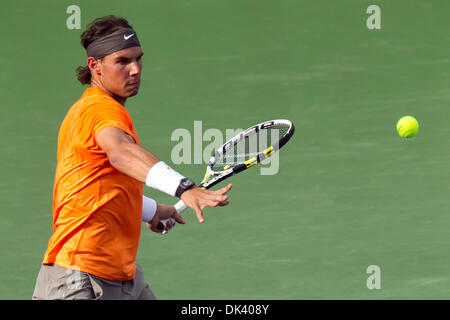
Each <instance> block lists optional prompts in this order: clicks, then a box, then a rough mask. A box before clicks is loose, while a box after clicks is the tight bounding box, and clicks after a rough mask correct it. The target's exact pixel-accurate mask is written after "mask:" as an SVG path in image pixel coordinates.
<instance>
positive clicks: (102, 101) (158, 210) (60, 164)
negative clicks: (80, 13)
mask: <svg viewBox="0 0 450 320" xmlns="http://www.w3.org/2000/svg"><path fill="white" fill-rule="evenodd" d="M81 44H82V45H83V47H84V48H85V49H86V51H87V56H88V59H87V66H86V67H79V68H78V69H77V75H78V80H79V81H80V82H81V83H82V84H89V85H90V87H89V88H88V89H86V91H85V92H84V94H83V95H82V96H81V98H80V99H79V100H78V101H77V102H76V103H75V104H74V105H73V106H72V107H71V108H70V110H69V111H68V113H67V115H66V117H65V119H64V121H63V122H62V125H61V128H60V131H59V136H58V151H57V167H56V174H55V184H54V191H53V235H52V236H51V238H50V240H49V243H48V248H47V251H46V253H45V256H44V260H43V265H42V267H41V270H40V272H39V274H38V277H37V281H36V287H35V291H34V294H33V299H155V296H154V294H153V292H152V291H151V289H150V287H149V286H148V284H147V283H146V282H145V281H144V278H143V275H142V269H141V268H140V266H139V265H137V264H136V262H135V260H136V252H137V249H138V244H139V237H140V230H141V221H144V222H146V223H147V225H148V227H149V228H150V229H151V230H152V231H154V232H158V233H161V232H162V231H163V230H162V229H161V228H160V227H159V226H161V224H160V223H159V222H160V220H163V219H168V218H174V219H175V221H177V222H178V223H181V224H183V223H184V221H183V219H182V218H181V216H180V215H178V214H177V213H176V211H175V208H174V207H173V206H169V205H164V204H157V203H156V202H155V200H153V199H151V198H148V197H145V196H143V185H144V184H145V185H146V186H148V187H150V188H154V189H157V190H160V191H162V192H165V193H167V194H169V195H171V196H174V197H178V198H181V199H182V200H183V202H184V203H186V204H187V205H188V206H189V207H191V208H192V209H193V210H195V212H196V214H197V218H198V220H199V222H201V223H202V222H204V217H203V209H204V208H205V207H206V206H210V207H215V206H224V205H227V204H228V202H229V200H228V196H226V193H227V192H228V191H229V190H230V189H231V185H228V186H226V187H224V188H222V189H220V190H216V191H208V190H203V189H200V188H198V187H197V186H195V185H194V183H193V182H192V180H190V179H188V178H186V177H184V176H183V175H181V174H180V173H178V172H176V171H174V170H173V169H171V168H170V167H169V166H168V165H167V164H165V163H164V162H163V161H161V160H159V159H158V158H157V157H156V156H155V155H153V154H152V153H151V152H150V151H148V150H146V149H144V148H142V147H141V146H140V143H139V139H138V135H137V133H136V130H135V128H134V126H133V121H132V119H131V117H130V115H129V113H128V112H127V110H126V109H125V102H126V100H127V99H128V98H129V97H132V96H135V95H136V94H137V93H138V90H139V86H140V81H141V79H140V78H141V72H142V55H143V51H142V49H141V46H140V42H139V40H138V37H137V34H136V31H135V30H133V28H132V27H131V26H130V25H129V24H128V22H127V20H125V19H123V18H119V17H116V16H106V17H103V18H98V19H96V20H94V21H93V22H91V23H90V24H89V26H88V27H87V29H86V30H85V31H84V32H83V33H82V34H81ZM170 227H171V225H170V223H169V224H168V225H167V227H166V228H170Z"/></svg>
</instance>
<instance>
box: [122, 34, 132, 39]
mask: <svg viewBox="0 0 450 320" xmlns="http://www.w3.org/2000/svg"><path fill="white" fill-rule="evenodd" d="M132 36H134V33H132V34H130V35H129V36H126V35H123V38H124V39H125V40H128V39H130V38H131V37H132Z"/></svg>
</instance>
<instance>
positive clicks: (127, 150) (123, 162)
mask: <svg viewBox="0 0 450 320" xmlns="http://www.w3.org/2000/svg"><path fill="white" fill-rule="evenodd" d="M95 138H96V140H97V142H98V144H99V146H100V148H102V150H103V151H105V152H106V155H107V156H108V159H109V162H110V163H111V165H112V166H113V167H114V168H116V169H117V170H119V171H120V172H122V173H124V174H126V175H128V176H130V177H132V178H134V179H136V180H138V181H141V182H142V183H146V181H147V176H148V173H149V171H150V169H151V168H152V167H153V166H154V165H155V164H156V163H158V162H159V161H160V160H159V159H158V158H157V157H156V156H155V155H153V154H152V153H151V152H150V151H148V150H146V149H144V148H142V147H141V146H139V145H137V144H136V143H135V141H134V139H133V138H132V137H131V136H130V135H128V134H127V133H125V132H124V131H122V130H120V129H118V128H115V127H106V128H103V129H101V130H100V131H99V132H98V133H97V135H96V137H95ZM161 182H162V183H163V182H164V181H161ZM230 190H231V184H229V185H228V186H226V187H224V188H222V189H219V190H216V191H211V190H204V189H200V188H198V187H193V188H191V189H189V190H187V191H185V192H184V193H183V194H182V195H181V200H183V202H184V203H185V204H186V205H187V206H189V207H190V208H192V209H193V210H194V211H195V213H196V214H197V219H198V221H199V222H201V223H203V222H204V221H205V219H204V217H203V209H204V208H205V207H208V206H209V207H216V206H225V205H227V204H228V203H229V201H228V196H226V195H225V194H226V193H227V192H228V191H230Z"/></svg>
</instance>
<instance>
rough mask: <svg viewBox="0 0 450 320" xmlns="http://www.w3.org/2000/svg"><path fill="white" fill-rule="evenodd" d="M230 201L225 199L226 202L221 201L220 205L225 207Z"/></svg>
mask: <svg viewBox="0 0 450 320" xmlns="http://www.w3.org/2000/svg"><path fill="white" fill-rule="evenodd" d="M229 203H230V201H228V200H227V201H224V202H221V203H219V206H221V207H225V206H226V205H227V204H229Z"/></svg>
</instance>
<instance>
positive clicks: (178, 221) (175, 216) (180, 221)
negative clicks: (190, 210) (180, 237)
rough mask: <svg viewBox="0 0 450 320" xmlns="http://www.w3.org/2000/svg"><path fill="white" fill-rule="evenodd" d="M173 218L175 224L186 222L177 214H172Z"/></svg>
mask: <svg viewBox="0 0 450 320" xmlns="http://www.w3.org/2000/svg"><path fill="white" fill-rule="evenodd" d="M173 218H174V219H175V221H176V222H177V223H181V224H185V223H186V222H185V221H184V220H183V218H182V217H181V216H180V215H179V214H178V213H174V215H173Z"/></svg>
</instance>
